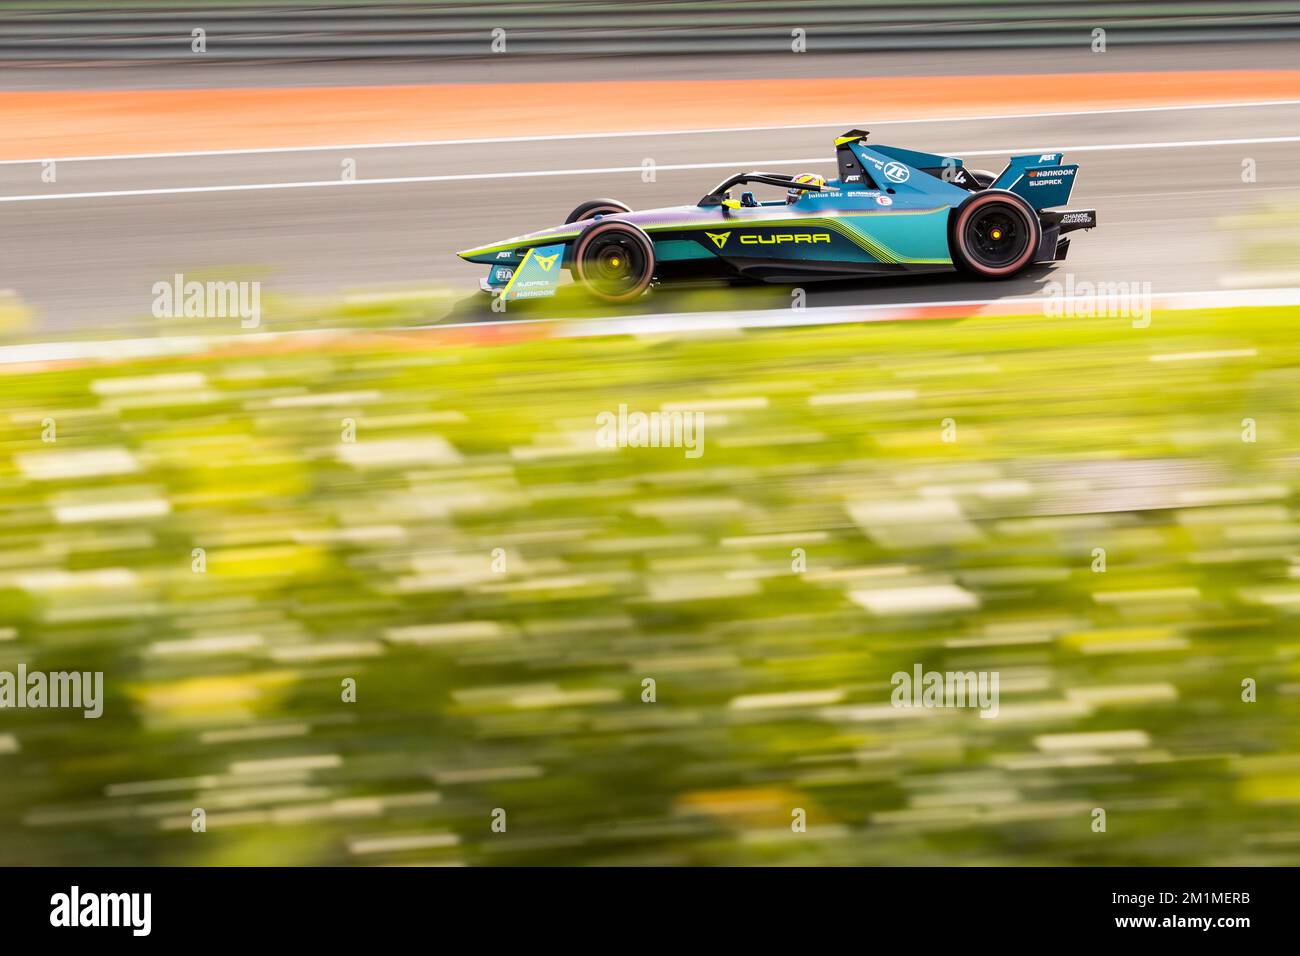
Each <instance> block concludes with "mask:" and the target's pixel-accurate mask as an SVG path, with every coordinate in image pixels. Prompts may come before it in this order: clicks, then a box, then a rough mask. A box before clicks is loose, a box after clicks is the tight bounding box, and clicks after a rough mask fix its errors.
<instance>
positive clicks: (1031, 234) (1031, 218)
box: [949, 189, 1043, 279]
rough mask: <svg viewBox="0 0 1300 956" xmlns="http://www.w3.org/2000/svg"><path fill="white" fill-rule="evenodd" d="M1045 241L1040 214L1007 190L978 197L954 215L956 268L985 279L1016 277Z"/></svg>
mask: <svg viewBox="0 0 1300 956" xmlns="http://www.w3.org/2000/svg"><path fill="white" fill-rule="evenodd" d="M1042 238H1043V230H1042V226H1041V224H1040V223H1039V221H1038V214H1037V213H1035V212H1034V210H1033V208H1032V207H1031V206H1030V205H1029V203H1027V202H1025V201H1024V200H1023V199H1021V198H1020V197H1019V196H1017V195H1016V194H1015V193H1012V192H1007V191H1006V190H1004V189H990V190H985V191H982V192H978V193H975V194H974V195H973V196H971V197H970V198H969V199H967V200H966V201H965V202H964V203H963V204H962V205H960V206H958V207H957V209H956V211H955V212H954V213H953V218H952V226H951V231H950V233H949V241H950V244H951V246H952V260H953V264H954V265H956V266H957V267H958V268H959V269H962V270H964V271H966V272H970V273H973V274H974V275H977V276H981V277H983V278H985V279H1005V278H1007V277H1008V276H1012V275H1015V274H1016V273H1017V272H1019V271H1020V270H1021V269H1023V268H1024V267H1025V266H1027V265H1029V263H1030V262H1032V261H1033V259H1034V253H1035V252H1037V251H1038V244H1039V242H1040V241H1041V240H1042Z"/></svg>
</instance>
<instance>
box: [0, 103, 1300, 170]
mask: <svg viewBox="0 0 1300 956" xmlns="http://www.w3.org/2000/svg"><path fill="white" fill-rule="evenodd" d="M1272 106H1300V100H1248V101H1245V102H1240V103H1188V104H1183V105H1179V106H1125V107H1115V108H1112V109H1098V110H1058V111H1056V112H1049V113H990V114H987V115H983V116H927V117H920V118H917V119H887V120H873V121H871V122H870V123H869V124H868V125H870V126H911V125H916V124H923V123H987V122H992V121H996V120H1021V119H1050V118H1055V117H1069V116H1109V115H1113V114H1122V113H1173V112H1182V111H1186V110H1226V109H1254V108H1260V107H1272ZM853 122H854V121H847V125H846V124H845V123H791V124H787V125H782V126H714V127H703V128H699V129H649V130H628V131H624V132H614V133H554V134H542V135H536V136H488V137H481V138H477V139H415V140H399V141H397V142H392V143H340V144H337V145H328V144H327V145H321V146H253V147H247V148H244V149H196V150H184V151H177V152H167V153H105V154H102V155H98V156H45V157H42V158H40V159H0V166H14V165H19V164H31V163H44V162H58V163H87V162H106V161H111V160H119V159H181V158H188V157H199V156H246V155H255V154H261V153H320V152H338V151H340V150H361V149H415V148H421V147H437V146H478V145H486V144H492V143H545V142H563V141H567V140H585V139H631V138H635V137H644V136H690V135H692V134H698V133H703V134H706V135H713V134H723V133H762V132H769V131H770V132H779V131H781V130H799V129H847V128H848V127H849V126H852V125H853ZM858 122H860V121H858Z"/></svg>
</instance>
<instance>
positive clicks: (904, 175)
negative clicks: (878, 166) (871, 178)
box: [885, 163, 912, 183]
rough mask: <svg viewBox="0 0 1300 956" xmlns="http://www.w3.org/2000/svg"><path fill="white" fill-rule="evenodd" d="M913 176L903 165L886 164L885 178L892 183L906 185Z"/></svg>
mask: <svg viewBox="0 0 1300 956" xmlns="http://www.w3.org/2000/svg"><path fill="white" fill-rule="evenodd" d="M911 175H912V174H911V172H909V171H908V168H907V167H906V166H904V165H903V164H902V163H886V164H885V178H886V179H888V180H889V181H890V182H891V183H905V182H907V180H908V178H909V177H910V176H911Z"/></svg>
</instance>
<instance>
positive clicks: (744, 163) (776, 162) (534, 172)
mask: <svg viewBox="0 0 1300 956" xmlns="http://www.w3.org/2000/svg"><path fill="white" fill-rule="evenodd" d="M1266 143H1300V136H1262V137H1254V138H1251V139H1188V140H1181V141H1177V142H1168V143H1103V144H1100V145H1091V146H1056V147H1037V146H1034V147H1030V146H1018V147H1013V148H1010V149H982V150H973V151H968V152H965V153H962V154H961V155H962V156H1009V155H1012V154H1021V153H1046V152H1054V153H1095V152H1106V151H1111V150H1129V149H1195V148H1200V147H1206V146H1258V145H1261V144H1266ZM950 155H955V154H950ZM833 162H835V159H834V157H827V156H816V157H812V158H803V159H752V160H736V161H733V162H726V163H662V164H660V165H657V166H656V167H655V169H657V170H664V171H672V170H682V169H744V168H749V169H753V168H756V167H761V166H785V165H790V166H794V165H799V166H809V165H826V164H829V163H833ZM643 168H644V167H642V166H640V165H637V166H595V167H591V168H587V169H530V170H519V171H513V172H505V173H451V174H448V175H443V176H390V177H386V178H382V179H350V180H349V179H317V180H308V181H304V182H288V183H237V184H232V185H228V186H172V187H164V188H158V189H116V190H106V191H102V192H84V193H35V194H32V195H27V196H0V202H47V201H51V200H55V199H107V198H113V197H119V196H175V195H181V194H185V193H231V192H246V191H248V190H256V189H321V188H327V187H331V186H343V187H349V188H355V187H357V186H392V185H397V184H409V183H449V182H464V181H467V180H481V179H531V178H534V177H538V176H591V175H599V174H602V173H640V172H642V171H643Z"/></svg>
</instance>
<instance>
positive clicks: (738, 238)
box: [460, 129, 1097, 302]
mask: <svg viewBox="0 0 1300 956" xmlns="http://www.w3.org/2000/svg"><path fill="white" fill-rule="evenodd" d="M835 151H836V152H835V158H836V163H837V166H838V176H837V177H836V178H834V179H831V180H829V181H828V180H825V179H823V178H822V177H821V176H817V175H812V174H803V175H799V176H790V175H781V174H775V173H762V172H750V173H737V174H736V175H734V176H730V177H728V178H727V179H725V180H723V181H722V182H721V183H719V184H718V185H717V186H716V187H715V188H714V189H712V190H711V191H710V192H709V193H708V194H707V195H706V196H704V198H702V199H701V200H700V201H699V202H698V203H696V204H694V205H691V206H671V207H667V208H662V209H649V210H642V211H638V212H633V211H632V210H631V209H629V208H628V207H627V206H625V205H623V204H622V203H620V202H617V201H615V200H611V199H595V200H590V201H588V202H585V203H583V204H582V205H581V206H579V207H578V208H577V209H575V210H574V211H573V212H572V213H570V215H569V217H568V219H566V220H565V223H564V224H563V225H560V226H555V227H552V228H550V229H543V230H541V231H539V232H532V233H528V234H527V235H522V236H515V237H513V238H511V239H506V240H503V241H501V242H497V243H493V244H491V245H487V246H481V247H479V248H475V249H467V250H465V251H464V252H461V253H460V256H461V258H463V259H466V260H468V261H470V262H476V263H482V264H485V265H488V266H489V271H488V276H487V278H486V279H484V280H482V282H481V283H480V287H481V288H482V289H483V291H485V292H488V293H490V294H492V295H493V296H497V297H500V298H501V299H503V300H507V301H510V300H518V299H530V298H543V297H546V296H550V295H554V294H555V291H556V289H557V287H558V285H559V282H560V279H561V278H562V277H563V275H564V274H565V273H566V272H567V273H570V274H571V275H572V276H573V278H574V280H575V281H577V282H578V283H580V284H581V285H583V286H585V287H586V288H587V289H588V290H589V291H590V292H591V293H592V294H593V295H595V296H597V297H598V298H600V299H604V300H606V301H609V302H625V301H629V300H631V299H634V298H636V297H638V296H640V295H641V294H642V293H644V292H645V291H646V289H648V288H649V287H650V286H651V284H652V283H658V282H669V281H674V280H685V279H732V280H736V279H741V280H753V281H762V282H778V283H802V282H808V281H814V280H819V279H848V278H854V277H860V276H878V275H897V274H900V273H918V272H942V271H949V270H953V269H959V270H962V271H965V272H968V273H971V274H973V275H976V276H982V277H984V278H989V279H1000V278H1005V277H1007V276H1011V275H1015V274H1016V273H1018V272H1020V271H1021V270H1022V269H1024V268H1025V267H1026V266H1028V265H1029V264H1030V263H1033V262H1051V261H1056V260H1060V259H1064V258H1065V256H1066V253H1067V252H1068V250H1069V247H1070V240H1069V239H1068V238H1064V236H1065V234H1066V233H1069V232H1073V231H1075V230H1078V229H1091V228H1093V227H1094V226H1096V224H1097V214H1096V212H1095V210H1091V209H1087V210H1067V209H1059V208H1056V207H1060V206H1063V205H1065V203H1067V202H1068V201H1069V198H1070V191H1071V189H1072V188H1073V186H1074V180H1075V177H1076V175H1077V174H1078V170H1079V167H1078V166H1077V165H1074V164H1069V163H1065V162H1063V160H1062V156H1061V154H1060V153H1034V154H1031V155H1026V156H1013V157H1011V161H1010V162H1009V163H1008V164H1007V166H1006V168H1005V169H1003V170H1002V172H1001V173H998V174H996V175H994V174H993V173H987V172H982V171H980V170H970V169H967V168H966V166H965V165H964V164H963V162H962V160H960V159H957V158H955V157H950V156H938V155H935V154H932V153H922V152H917V151H915V150H910V149H903V148H901V147H897V146H883V145H868V144H867V133H866V132H864V131H862V130H856V129H855V130H850V131H849V132H847V133H845V134H844V135H843V136H840V137H838V138H837V139H836V140H835ZM751 184H759V185H766V186H774V187H779V188H784V189H785V190H786V197H785V198H784V199H777V200H774V201H767V202H759V201H757V200H756V199H755V198H754V194H753V193H752V192H749V191H745V192H742V193H741V195H740V198H738V199H736V198H733V197H732V192H733V190H736V189H737V188H738V187H743V186H747V185H751Z"/></svg>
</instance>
